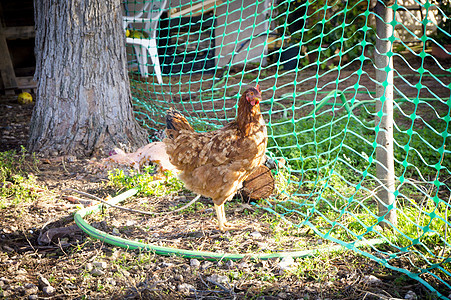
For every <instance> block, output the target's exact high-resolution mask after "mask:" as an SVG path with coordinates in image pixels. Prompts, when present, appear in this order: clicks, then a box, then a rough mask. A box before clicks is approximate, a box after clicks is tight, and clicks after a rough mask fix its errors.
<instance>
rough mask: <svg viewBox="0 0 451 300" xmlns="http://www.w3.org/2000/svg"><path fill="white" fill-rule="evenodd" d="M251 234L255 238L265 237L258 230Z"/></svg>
mask: <svg viewBox="0 0 451 300" xmlns="http://www.w3.org/2000/svg"><path fill="white" fill-rule="evenodd" d="M249 236H250V237H251V238H254V239H261V238H262V237H263V236H262V234H261V233H260V232H258V231H254V232H251V233H250V234H249Z"/></svg>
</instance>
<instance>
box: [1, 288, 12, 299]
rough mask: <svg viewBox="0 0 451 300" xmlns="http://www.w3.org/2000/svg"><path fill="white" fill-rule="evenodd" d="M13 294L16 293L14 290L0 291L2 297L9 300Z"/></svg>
mask: <svg viewBox="0 0 451 300" xmlns="http://www.w3.org/2000/svg"><path fill="white" fill-rule="evenodd" d="M13 293H14V291H12V290H5V291H0V297H4V298H8V297H11V296H12V294H13Z"/></svg>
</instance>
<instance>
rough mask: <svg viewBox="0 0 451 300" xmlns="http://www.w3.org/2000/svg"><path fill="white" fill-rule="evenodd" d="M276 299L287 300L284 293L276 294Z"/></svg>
mask: <svg viewBox="0 0 451 300" xmlns="http://www.w3.org/2000/svg"><path fill="white" fill-rule="evenodd" d="M277 297H278V298H280V299H287V298H288V294H287V293H285V292H280V293H278V294H277Z"/></svg>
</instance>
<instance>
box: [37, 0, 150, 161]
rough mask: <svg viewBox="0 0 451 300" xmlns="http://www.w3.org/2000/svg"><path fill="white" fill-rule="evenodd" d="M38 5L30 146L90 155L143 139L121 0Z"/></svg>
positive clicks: (75, 0)
mask: <svg viewBox="0 0 451 300" xmlns="http://www.w3.org/2000/svg"><path fill="white" fill-rule="evenodd" d="M34 6H35V23H36V45H35V46H36V49H35V52H36V73H35V80H36V81H37V82H38V87H37V95H36V96H37V97H36V98H37V101H36V105H35V107H34V111H33V116H32V119H31V125H30V138H29V141H28V146H29V150H30V151H34V152H39V153H42V154H44V155H66V154H72V155H77V156H85V155H93V154H98V153H99V151H101V150H108V149H111V148H113V147H117V146H119V147H120V148H123V149H124V148H125V150H130V149H134V148H136V147H137V146H142V145H143V144H145V143H146V135H145V131H144V130H143V129H141V128H140V127H139V126H138V124H137V123H136V121H135V120H134V118H133V112H132V103H131V96H130V85H129V79H128V74H127V68H126V53H125V42H124V41H125V34H124V33H123V29H122V28H121V19H120V18H121V15H122V11H121V2H120V0H63V1H54V0H35V1H34ZM100 153H101V152H100Z"/></svg>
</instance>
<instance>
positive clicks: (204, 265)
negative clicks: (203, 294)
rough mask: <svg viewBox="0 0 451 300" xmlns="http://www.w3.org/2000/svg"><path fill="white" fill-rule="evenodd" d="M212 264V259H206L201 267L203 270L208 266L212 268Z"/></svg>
mask: <svg viewBox="0 0 451 300" xmlns="http://www.w3.org/2000/svg"><path fill="white" fill-rule="evenodd" d="M212 266H213V263H212V262H211V261H208V260H206V261H204V263H203V264H202V266H201V269H202V270H206V269H208V268H210V267H212Z"/></svg>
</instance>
